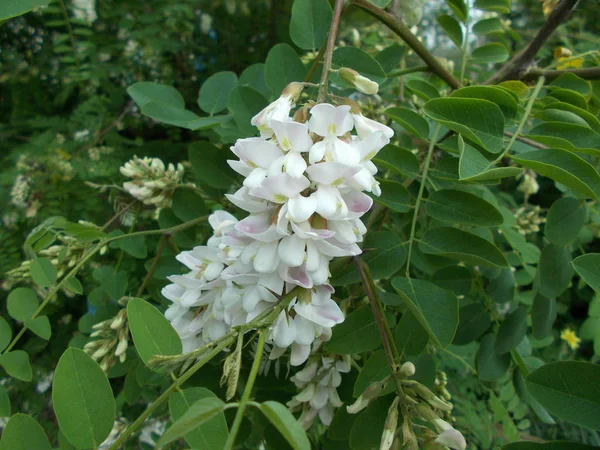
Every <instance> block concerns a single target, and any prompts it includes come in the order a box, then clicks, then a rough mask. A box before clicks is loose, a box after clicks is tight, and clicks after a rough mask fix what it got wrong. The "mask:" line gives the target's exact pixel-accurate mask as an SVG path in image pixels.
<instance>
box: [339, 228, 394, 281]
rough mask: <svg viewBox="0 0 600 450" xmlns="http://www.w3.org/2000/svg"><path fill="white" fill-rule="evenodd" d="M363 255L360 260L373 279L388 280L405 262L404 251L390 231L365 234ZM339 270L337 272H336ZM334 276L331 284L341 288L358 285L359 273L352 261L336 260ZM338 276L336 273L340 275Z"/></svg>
mask: <svg viewBox="0 0 600 450" xmlns="http://www.w3.org/2000/svg"><path fill="white" fill-rule="evenodd" d="M363 248H364V249H365V250H368V251H365V253H364V254H363V255H362V256H361V258H362V260H363V261H364V262H365V263H366V264H367V265H368V266H369V269H370V270H371V275H372V276H373V279H375V280H379V279H382V278H388V277H390V276H392V275H393V274H395V273H396V272H397V271H398V270H400V268H401V267H402V266H403V265H404V263H405V262H406V249H405V248H404V245H403V243H402V239H400V238H399V237H398V236H397V235H395V234H394V233H392V232H391V231H371V232H369V233H368V234H367V237H366V239H365V243H364V245H363ZM337 268H339V270H336V269H337ZM332 272H333V273H334V276H333V277H332V279H331V283H332V284H333V285H334V286H343V285H346V284H351V283H358V282H359V281H360V280H361V277H360V273H359V271H358V268H357V267H356V264H355V263H354V262H353V261H352V259H345V258H344V259H342V258H340V259H338V260H337V261H336V262H335V263H334V266H332ZM340 272H341V274H339V275H338V273H340Z"/></svg>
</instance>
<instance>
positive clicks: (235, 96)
mask: <svg viewBox="0 0 600 450" xmlns="http://www.w3.org/2000/svg"><path fill="white" fill-rule="evenodd" d="M284 87H285V86H284ZM267 104H268V101H267V99H266V98H265V97H263V95H262V94H260V93H259V92H258V91H256V90H255V89H253V88H251V87H247V86H238V87H236V88H235V89H234V90H232V91H231V93H230V94H229V99H228V101H227V107H228V108H229V110H230V111H231V113H232V114H233V120H234V121H235V123H236V125H237V126H238V127H239V128H240V129H242V130H243V131H244V132H245V133H246V134H247V135H248V136H254V135H256V134H258V130H257V129H256V127H254V126H253V125H252V124H251V123H250V121H251V120H252V117H254V116H255V115H256V114H258V113H259V112H260V111H261V110H262V109H263V108H265V107H266V106H267ZM200 143H201V142H194V143H193V144H192V145H196V144H200ZM207 144H208V143H207Z"/></svg>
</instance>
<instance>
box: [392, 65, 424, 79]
mask: <svg viewBox="0 0 600 450" xmlns="http://www.w3.org/2000/svg"><path fill="white" fill-rule="evenodd" d="M416 72H429V66H415V67H409V68H408V69H396V70H392V71H391V72H389V73H388V74H387V77H388V78H395V77H401V76H403V75H408V74H410V73H416Z"/></svg>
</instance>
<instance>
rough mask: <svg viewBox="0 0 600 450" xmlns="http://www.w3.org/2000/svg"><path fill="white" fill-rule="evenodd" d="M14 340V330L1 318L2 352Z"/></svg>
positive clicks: (0, 344)
mask: <svg viewBox="0 0 600 450" xmlns="http://www.w3.org/2000/svg"><path fill="white" fill-rule="evenodd" d="M11 339H12V329H11V328H10V325H9V324H8V322H7V321H6V319H5V318H4V317H1V316H0V352H1V351H2V350H4V349H5V348H6V347H7V346H8V344H9V343H10V340H11Z"/></svg>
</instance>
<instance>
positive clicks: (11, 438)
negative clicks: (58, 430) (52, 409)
mask: <svg viewBox="0 0 600 450" xmlns="http://www.w3.org/2000/svg"><path fill="white" fill-rule="evenodd" d="M34 449H35V450H52V447H51V446H50V442H48V437H47V436H46V432H45V431H44V429H43V428H42V426H41V425H40V424H39V423H37V421H36V420H35V419H33V418H32V417H29V416H28V415H27V414H20V413H19V414H15V415H14V416H12V417H11V418H10V420H9V421H8V423H7V424H6V426H5V427H4V431H3V432H2V439H1V440H0V450H34Z"/></svg>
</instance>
